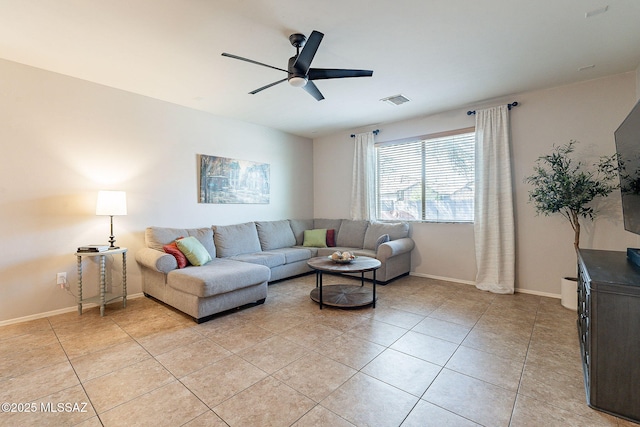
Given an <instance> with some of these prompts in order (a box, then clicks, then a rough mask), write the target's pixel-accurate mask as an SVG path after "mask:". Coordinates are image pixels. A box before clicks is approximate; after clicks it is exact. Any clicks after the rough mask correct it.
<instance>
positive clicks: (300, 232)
mask: <svg viewBox="0 0 640 427" xmlns="http://www.w3.org/2000/svg"><path fill="white" fill-rule="evenodd" d="M289 225H290V226H291V231H293V235H294V236H295V238H296V245H297V246H300V245H302V242H304V230H311V229H312V228H313V220H312V219H290V220H289Z"/></svg>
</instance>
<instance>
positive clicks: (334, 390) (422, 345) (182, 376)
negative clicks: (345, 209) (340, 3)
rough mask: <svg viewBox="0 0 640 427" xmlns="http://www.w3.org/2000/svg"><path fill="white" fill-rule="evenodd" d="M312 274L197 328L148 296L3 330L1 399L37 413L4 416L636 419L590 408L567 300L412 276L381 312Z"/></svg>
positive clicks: (3, 420)
mask: <svg viewBox="0 0 640 427" xmlns="http://www.w3.org/2000/svg"><path fill="white" fill-rule="evenodd" d="M326 280H327V282H329V283H331V282H336V281H339V282H345V281H347V282H348V281H350V280H352V279H346V278H339V277H333V276H328V277H326ZM356 283H357V282H356ZM314 284H315V281H314V277H313V276H304V277H301V278H296V279H292V280H288V281H283V282H280V283H276V284H272V285H270V286H269V296H268V298H267V301H266V303H265V304H264V305H261V306H257V307H251V308H247V309H243V310H236V311H233V312H231V313H228V314H224V315H221V316H218V317H216V318H214V319H212V320H211V321H209V322H206V323H204V324H201V325H197V324H196V323H194V322H193V321H192V320H191V319H189V318H187V317H186V316H184V315H182V314H180V313H178V312H176V311H174V310H172V309H170V308H168V307H166V306H164V305H162V304H159V303H157V302H156V301H154V300H151V299H147V298H138V299H133V300H129V302H128V307H127V308H126V309H122V307H121V304H120V303H114V304H112V305H110V306H109V307H108V309H107V310H106V316H105V317H102V318H101V317H100V316H99V312H98V310H97V309H90V310H87V311H86V312H85V313H84V314H83V315H82V316H79V315H78V314H77V313H76V312H73V313H67V314H63V315H58V316H54V317H50V318H46V319H40V320H35V321H31V322H26V323H21V324H15V325H10V326H5V327H2V328H0V402H9V403H11V402H13V403H16V404H20V405H22V406H21V407H22V408H23V409H25V408H26V409H35V412H30V413H20V414H18V413H6V412H5V413H2V412H0V425H1V426H43V425H55V426H63V425H81V426H100V425H104V426H129V425H141V426H142V425H150V426H154V427H160V426H226V425H230V426H296V427H303V426H331V427H335V426H353V425H356V426H376V427H377V426H400V425H402V426H403V427H408V426H420V427H425V426H477V425H482V426H632V425H635V424H633V423H630V422H628V421H624V420H621V419H618V418H615V417H613V416H610V415H606V414H603V413H600V412H597V411H594V410H592V409H590V408H589V407H588V406H587V405H586V403H585V392H584V386H583V380H582V369H581V365H580V355H579V348H578V340H577V332H576V327H575V316H576V314H575V312H571V311H569V310H567V309H565V308H563V307H562V306H561V305H560V302H559V301H558V300H555V299H550V298H542V297H538V296H533V295H526V294H515V295H494V294H491V293H487V292H482V291H479V290H476V289H475V288H474V287H472V286H468V285H461V284H455V283H448V282H442V281H436V280H431V279H425V278H419V277H405V278H402V279H400V280H397V281H395V282H393V283H391V284H390V285H388V286H384V287H383V286H380V287H378V295H379V300H378V304H377V307H376V308H375V309H371V308H364V309H358V310H338V309H331V308H325V309H324V310H322V311H321V310H319V308H318V306H317V305H316V304H315V303H313V302H312V301H311V300H310V298H309V292H310V291H311V289H312V288H313V286H314ZM58 403H62V404H65V403H67V404H70V405H71V406H68V407H67V409H73V411H64V409H65V407H62V408H59V407H58V406H57V404H58ZM76 403H77V404H78V405H77V406H73V404H76ZM83 403H86V406H82V405H83ZM25 404H26V405H25ZM47 405H49V406H47ZM43 407H44V408H47V407H49V408H51V409H56V410H58V412H55V413H54V412H52V411H50V412H43V411H42V409H43ZM61 409H62V410H61Z"/></svg>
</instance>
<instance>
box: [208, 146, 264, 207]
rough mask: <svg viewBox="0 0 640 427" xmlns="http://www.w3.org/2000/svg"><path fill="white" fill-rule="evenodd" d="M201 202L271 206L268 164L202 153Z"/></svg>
mask: <svg viewBox="0 0 640 427" xmlns="http://www.w3.org/2000/svg"><path fill="white" fill-rule="evenodd" d="M199 157H200V198H199V200H198V202H199V203H251V204H269V164H267V163H257V162H252V161H248V160H238V159H229V158H226V157H218V156H208V155H205V154H200V155H199Z"/></svg>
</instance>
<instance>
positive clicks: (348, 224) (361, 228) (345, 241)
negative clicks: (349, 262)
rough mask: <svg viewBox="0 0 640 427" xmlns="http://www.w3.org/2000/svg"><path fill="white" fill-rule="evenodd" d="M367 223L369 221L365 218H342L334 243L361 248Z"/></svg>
mask: <svg viewBox="0 0 640 427" xmlns="http://www.w3.org/2000/svg"><path fill="white" fill-rule="evenodd" d="M368 225H369V221H366V220H352V219H345V220H342V223H341V224H340V229H339V230H338V237H337V239H336V244H337V245H338V246H346V247H350V248H359V249H362V248H363V247H364V246H363V245H364V235H365V232H366V231H367V226H368ZM378 237H380V236H379V235H378V236H376V239H377V238H378ZM374 242H375V241H374Z"/></svg>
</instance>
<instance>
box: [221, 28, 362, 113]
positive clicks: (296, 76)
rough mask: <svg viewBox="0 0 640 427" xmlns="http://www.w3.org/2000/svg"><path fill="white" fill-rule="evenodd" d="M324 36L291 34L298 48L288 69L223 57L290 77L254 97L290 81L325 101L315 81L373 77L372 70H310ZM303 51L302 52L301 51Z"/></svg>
mask: <svg viewBox="0 0 640 427" xmlns="http://www.w3.org/2000/svg"><path fill="white" fill-rule="evenodd" d="M323 37H324V34H322V33H321V32H319V31H315V30H314V31H312V32H311V35H310V36H309V39H307V38H306V37H305V35H304V34H299V33H296V34H291V35H290V36H289V41H290V42H291V44H292V45H293V46H294V47H295V48H296V54H295V56H292V57H291V58H289V66H288V67H287V69H286V70H285V69H283V68H278V67H274V66H272V65H268V64H263V63H262V62H258V61H254V60H252V59H247V58H243V57H241V56H237V55H232V54H230V53H226V52H225V53H223V54H222V56H226V57H229V58H234V59H239V60H241V61H246V62H250V63H252V64H257V65H262V66H263V67H269V68H273V69H275V70H280V71H284V72H285V73H287V74H288V76H287V77H286V78H284V79H282V80H278V81H277V82H273V83H270V84H268V85H266V86H262V87H261V88H258V89H256V90H254V91H251V92H249V93H250V94H252V95H255V94H256V93H258V92H260V91H263V90H265V89H268V88H270V87H272V86H275V85H277V84H279V83H282V82H284V81H289V84H290V85H291V86H294V87H301V88H303V89H304V90H305V91H307V92H308V93H309V94H310V95H311V96H313V97H314V98H315V99H316V100H318V101H321V100H323V99H324V96H322V93H320V90H318V87H317V86H316V85H315V84H314V83H313V80H326V79H341V78H345V77H371V76H372V75H373V71H371V70H345V69H337V68H310V67H311V61H313V57H314V56H315V54H316V52H317V50H318V47H319V46H320V42H321V41H322V38H323ZM300 49H302V50H300Z"/></svg>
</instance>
